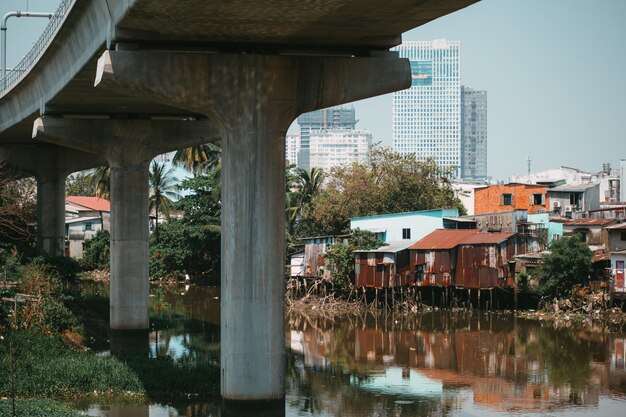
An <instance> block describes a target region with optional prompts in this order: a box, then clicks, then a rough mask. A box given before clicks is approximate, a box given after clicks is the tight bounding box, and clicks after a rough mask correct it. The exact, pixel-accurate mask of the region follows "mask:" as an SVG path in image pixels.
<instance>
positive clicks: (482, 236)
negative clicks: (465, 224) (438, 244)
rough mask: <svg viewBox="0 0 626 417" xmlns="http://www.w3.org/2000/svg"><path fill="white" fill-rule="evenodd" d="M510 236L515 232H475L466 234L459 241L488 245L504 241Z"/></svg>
mask: <svg viewBox="0 0 626 417" xmlns="http://www.w3.org/2000/svg"><path fill="white" fill-rule="evenodd" d="M511 236H515V233H476V234H475V235H473V236H468V237H467V238H466V239H464V240H463V241H462V242H461V245H489V244H497V243H500V242H504V241H505V240H507V239H509V238H510V237H511Z"/></svg>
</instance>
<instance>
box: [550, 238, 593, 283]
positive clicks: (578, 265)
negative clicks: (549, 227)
mask: <svg viewBox="0 0 626 417" xmlns="http://www.w3.org/2000/svg"><path fill="white" fill-rule="evenodd" d="M549 250H550V253H548V254H546V255H544V256H543V257H542V260H543V264H542V265H541V266H540V267H539V271H538V280H539V288H538V292H539V293H540V294H542V295H551V294H556V293H557V292H558V293H561V294H565V295H568V294H570V293H571V291H572V289H573V287H574V286H575V285H586V284H587V283H588V282H589V274H591V271H592V262H591V259H592V257H593V253H592V252H591V250H590V249H589V247H588V246H587V245H586V244H585V242H583V241H582V239H581V237H580V236H578V235H574V236H572V237H564V238H562V239H558V240H554V241H552V243H551V244H550V247H549Z"/></svg>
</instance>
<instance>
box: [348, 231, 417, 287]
mask: <svg viewBox="0 0 626 417" xmlns="http://www.w3.org/2000/svg"><path fill="white" fill-rule="evenodd" d="M413 242H414V241H408V240H403V241H399V242H389V244H387V245H385V246H381V247H380V248H378V249H372V250H357V251H354V260H355V264H354V273H355V279H354V280H355V282H354V285H355V286H356V287H357V288H359V287H373V288H395V287H403V286H407V285H409V280H410V267H409V250H408V248H409V246H411V245H412V244H413Z"/></svg>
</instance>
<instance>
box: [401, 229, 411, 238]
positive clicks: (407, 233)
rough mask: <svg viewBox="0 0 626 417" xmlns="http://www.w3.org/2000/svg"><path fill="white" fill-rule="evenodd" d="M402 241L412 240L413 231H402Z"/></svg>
mask: <svg viewBox="0 0 626 417" xmlns="http://www.w3.org/2000/svg"><path fill="white" fill-rule="evenodd" d="M402 239H411V229H402Z"/></svg>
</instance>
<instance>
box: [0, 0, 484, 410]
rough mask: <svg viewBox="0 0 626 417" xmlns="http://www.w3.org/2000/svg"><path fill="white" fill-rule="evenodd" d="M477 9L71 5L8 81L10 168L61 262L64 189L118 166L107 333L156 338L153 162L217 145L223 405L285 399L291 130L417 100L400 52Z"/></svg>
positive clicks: (362, 3)
mask: <svg viewBox="0 0 626 417" xmlns="http://www.w3.org/2000/svg"><path fill="white" fill-rule="evenodd" d="M475 1H477V0H447V1H442V0H394V1H389V2H381V1H377V0H319V1H314V2H303V1H288V0H275V1H268V2H256V1H249V0H233V1H229V2H217V1H206V0H187V1H178V2H176V1H172V0H89V1H86V0H80V1H79V0H62V1H61V4H60V6H59V10H58V11H57V13H56V14H55V17H54V18H53V19H51V22H50V25H49V26H48V28H47V29H46V32H45V33H44V35H42V38H40V40H39V41H38V42H37V43H36V44H35V47H34V48H33V50H32V51H31V52H29V54H28V55H27V56H26V57H25V59H24V61H22V62H21V63H20V64H18V65H17V66H15V70H14V71H13V72H11V73H10V74H9V75H8V76H7V77H6V78H5V79H4V80H2V81H0V88H2V90H0V149H1V150H2V152H1V155H2V157H3V158H4V159H5V160H6V161H7V162H8V163H9V164H10V165H13V166H14V167H16V168H18V169H21V170H23V171H24V172H28V173H30V174H32V175H35V176H36V177H37V180H38V183H39V186H38V190H39V193H38V205H39V207H40V209H39V219H38V229H39V241H40V243H39V245H40V249H41V250H42V251H43V252H45V253H48V254H50V255H61V254H62V253H63V231H64V209H63V201H64V195H63V190H64V187H63V185H64V181H65V178H66V176H67V175H68V174H69V173H71V172H74V171H77V170H81V169H85V168H88V167H93V166H97V165H100V164H102V163H103V162H104V161H106V163H108V164H109V165H110V167H111V187H112V190H111V307H110V314H111V330H112V332H114V334H124V333H136V332H139V333H143V332H147V329H148V187H147V183H148V163H149V161H150V160H151V159H152V158H153V157H154V156H155V155H157V154H160V153H163V152H167V151H171V150H175V149H180V148H183V147H187V146H191V145H195V144H201V143H206V142H209V141H212V140H215V139H216V138H221V141H222V147H223V160H222V167H223V168H222V169H223V171H222V178H223V181H224V185H223V187H222V189H223V190H224V191H223V196H222V204H223V208H222V213H223V215H222V287H221V288H222V289H221V292H222V314H221V317H222V319H221V320H222V322H221V329H222V330H221V337H222V348H221V367H222V373H221V374H222V381H221V382H222V384H221V390H222V396H223V397H224V398H225V399H227V400H233V401H239V400H241V401H272V400H279V401H280V400H282V399H283V398H284V366H285V358H284V346H283V345H284V340H283V338H284V333H283V328H284V318H283V314H284V311H283V310H284V301H283V279H282V278H283V267H284V252H285V251H284V245H285V243H284V206H285V196H284V188H285V187H284V181H285V179H284V168H285V155H284V137H285V134H286V132H287V129H288V127H289V125H290V124H291V122H292V121H293V120H294V119H295V118H296V117H297V116H298V115H299V114H301V113H303V112H307V111H312V110H315V109H318V108H324V107H329V106H333V105H337V104H341V103H346V102H351V101H355V100H359V99H364V98H367V97H372V96H375V95H379V94H385V93H389V92H392V91H397V90H400V89H403V88H408V87H409V86H410V69H409V63H408V61H407V60H405V59H399V58H398V57H397V54H396V53H394V52H390V51H389V49H390V48H392V47H393V46H396V45H398V44H399V43H400V42H401V34H402V33H403V32H405V31H407V30H410V29H412V28H415V27H417V26H420V25H422V24H424V23H427V22H429V21H431V20H433V19H436V18H438V17H440V16H443V15H445V14H448V13H451V12H453V11H456V10H458V9H460V8H463V7H466V6H468V5H470V4H472V3H474V2H475ZM242 260H245V261H242ZM146 340H147V337H146Z"/></svg>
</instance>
